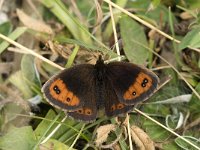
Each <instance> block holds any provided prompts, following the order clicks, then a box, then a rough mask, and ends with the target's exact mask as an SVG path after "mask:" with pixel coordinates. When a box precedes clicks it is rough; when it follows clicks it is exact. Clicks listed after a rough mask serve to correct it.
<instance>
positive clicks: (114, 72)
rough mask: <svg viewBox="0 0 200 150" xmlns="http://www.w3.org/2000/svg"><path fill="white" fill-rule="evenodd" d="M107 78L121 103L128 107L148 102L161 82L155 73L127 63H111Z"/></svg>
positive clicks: (108, 66) (108, 67)
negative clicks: (140, 102)
mask: <svg viewBox="0 0 200 150" xmlns="http://www.w3.org/2000/svg"><path fill="white" fill-rule="evenodd" d="M107 77H108V80H109V81H110V82H111V85H112V87H113V89H114V90H115V93H116V95H117V97H118V99H119V101H120V102H121V103H123V104H126V105H133V104H135V103H137V102H139V101H143V100H146V99H147V98H148V97H149V96H151V95H152V94H153V92H154V91H155V89H156V87H157V85H158V82H159V79H158V77H157V76H156V75H155V74H154V73H153V72H151V71H149V70H147V69H144V68H142V67H139V66H138V65H135V64H132V63H127V62H113V63H109V64H108V65H107Z"/></svg>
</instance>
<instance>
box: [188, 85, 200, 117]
mask: <svg viewBox="0 0 200 150" xmlns="http://www.w3.org/2000/svg"><path fill="white" fill-rule="evenodd" d="M195 90H196V91H197V93H200V83H199V84H198V85H197V86H196V88H195ZM188 106H189V109H190V113H191V115H190V116H191V117H192V118H193V119H197V118H200V109H199V108H200V103H199V98H198V97H197V96H196V95H195V94H193V95H192V98H191V100H190V102H189V104H188Z"/></svg>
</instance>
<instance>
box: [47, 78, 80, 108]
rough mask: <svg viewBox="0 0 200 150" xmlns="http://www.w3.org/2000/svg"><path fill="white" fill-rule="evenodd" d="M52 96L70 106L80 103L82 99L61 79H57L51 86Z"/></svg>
mask: <svg viewBox="0 0 200 150" xmlns="http://www.w3.org/2000/svg"><path fill="white" fill-rule="evenodd" d="M49 91H50V94H51V96H52V97H53V98H54V99H55V100H57V101H60V102H62V103H64V104H67V105H68V106H77V105H79V104H80V100H79V99H78V97H77V96H76V95H74V94H73V92H71V91H70V90H68V89H67V87H66V84H65V83H64V82H63V81H62V80H61V79H57V80H55V81H54V82H53V83H52V84H51V85H50V87H49Z"/></svg>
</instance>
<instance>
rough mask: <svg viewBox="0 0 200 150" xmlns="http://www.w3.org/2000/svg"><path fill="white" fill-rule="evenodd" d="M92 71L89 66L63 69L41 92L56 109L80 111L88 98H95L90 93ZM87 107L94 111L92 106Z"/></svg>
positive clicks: (92, 78)
mask: <svg viewBox="0 0 200 150" xmlns="http://www.w3.org/2000/svg"><path fill="white" fill-rule="evenodd" d="M93 71H94V66H93V65H89V64H84V65H77V66H75V67H72V68H69V69H65V70H64V71H62V72H61V73H59V74H58V75H55V76H54V77H52V78H51V79H50V80H49V81H47V82H46V83H45V85H44V86H43V88H42V91H43V93H44V95H45V97H46V99H47V100H48V101H49V102H50V103H51V104H52V105H54V106H56V107H58V108H61V109H63V110H67V111H71V110H73V111H74V110H78V109H81V108H82V107H83V106H84V105H85V103H87V101H88V100H89V99H90V97H95V93H94V92H91V89H93V88H94V87H93V84H92V83H93V82H94V75H93ZM93 100H94V101H95V99H93ZM88 107H92V108H93V109H95V107H94V106H88ZM93 112H94V111H93Z"/></svg>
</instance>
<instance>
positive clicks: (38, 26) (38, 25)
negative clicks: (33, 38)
mask: <svg viewBox="0 0 200 150" xmlns="http://www.w3.org/2000/svg"><path fill="white" fill-rule="evenodd" d="M17 15H18V17H19V19H20V21H21V22H22V23H23V24H24V25H25V26H26V27H28V28H30V29H32V30H35V31H39V32H43V33H47V34H53V30H52V29H51V27H50V26H48V25H46V24H45V23H44V22H42V21H39V20H36V19H33V18H31V17H29V16H28V15H27V14H25V13H24V12H23V11H22V10H20V9H17Z"/></svg>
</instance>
